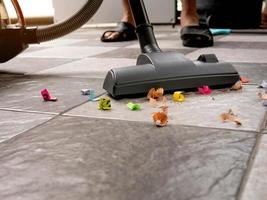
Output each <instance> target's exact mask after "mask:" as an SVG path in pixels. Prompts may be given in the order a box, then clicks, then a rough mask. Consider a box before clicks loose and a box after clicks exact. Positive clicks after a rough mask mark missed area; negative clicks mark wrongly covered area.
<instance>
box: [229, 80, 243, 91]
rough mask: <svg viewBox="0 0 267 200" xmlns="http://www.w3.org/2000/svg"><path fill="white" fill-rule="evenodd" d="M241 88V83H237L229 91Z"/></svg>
mask: <svg viewBox="0 0 267 200" xmlns="http://www.w3.org/2000/svg"><path fill="white" fill-rule="evenodd" d="M242 88H243V83H242V81H237V82H236V83H235V84H234V85H233V86H232V87H231V90H241V89H242Z"/></svg>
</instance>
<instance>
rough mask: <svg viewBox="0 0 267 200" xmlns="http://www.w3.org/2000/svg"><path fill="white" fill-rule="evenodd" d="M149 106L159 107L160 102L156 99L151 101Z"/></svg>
mask: <svg viewBox="0 0 267 200" xmlns="http://www.w3.org/2000/svg"><path fill="white" fill-rule="evenodd" d="M149 104H150V105H151V106H153V107H157V106H158V101H157V100H156V99H152V98H150V99H149Z"/></svg>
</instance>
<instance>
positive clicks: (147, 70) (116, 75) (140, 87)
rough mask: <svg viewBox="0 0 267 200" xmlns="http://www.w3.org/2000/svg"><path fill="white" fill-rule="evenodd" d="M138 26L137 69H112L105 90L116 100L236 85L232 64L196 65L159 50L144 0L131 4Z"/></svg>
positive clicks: (210, 61)
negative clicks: (157, 91) (159, 91)
mask: <svg viewBox="0 0 267 200" xmlns="http://www.w3.org/2000/svg"><path fill="white" fill-rule="evenodd" d="M129 2H130V7H131V10H132V14H133V16H134V20H135V24H136V33H137V36H138V40H139V44H140V49H141V52H142V53H141V54H140V55H139V56H138V58H137V65H136V66H129V67H121V68H114V69H111V70H110V71H109V72H108V73H107V75H106V78H105V80H104V84H103V88H104V89H105V90H106V91H107V92H108V93H109V94H110V95H111V96H112V97H114V98H122V97H125V96H133V95H134V96H135V95H138V96H139V95H145V94H147V92H148V91H149V90H150V89H151V88H164V90H165V91H167V92H170V91H175V90H185V89H194V88H197V87H200V86H203V85H208V86H211V87H212V86H214V87H225V86H230V85H233V84H235V83H236V82H237V81H238V80H239V74H238V73H237V71H236V70H235V68H234V67H233V66H232V65H231V64H229V63H219V61H218V59H217V57H216V56H215V55H214V54H208V55H201V56H200V57H199V58H198V59H197V60H196V61H195V62H193V61H191V60H189V59H187V58H185V56H184V55H182V54H179V53H177V52H163V51H161V49H160V48H159V46H158V44H157V41H156V38H155V35H154V32H153V28H152V25H151V24H150V23H149V19H148V16H147V12H146V9H145V5H144V2H143V0H129Z"/></svg>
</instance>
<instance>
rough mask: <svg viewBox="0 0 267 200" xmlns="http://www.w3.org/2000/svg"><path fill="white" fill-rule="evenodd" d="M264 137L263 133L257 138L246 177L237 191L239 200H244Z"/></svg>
mask: <svg viewBox="0 0 267 200" xmlns="http://www.w3.org/2000/svg"><path fill="white" fill-rule="evenodd" d="M262 136H263V135H262V134H261V133H258V135H257V137H256V142H255V145H254V147H253V151H252V153H251V156H250V158H249V159H248V161H247V169H246V170H245V172H244V175H243V177H242V179H241V183H240V186H239V188H238V191H237V200H242V199H243V195H244V192H245V188H246V185H247V183H248V181H249V176H250V174H251V171H252V169H253V165H254V162H255V158H256V156H257V154H258V152H259V149H260V144H261V139H262Z"/></svg>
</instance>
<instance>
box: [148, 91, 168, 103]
mask: <svg viewBox="0 0 267 200" xmlns="http://www.w3.org/2000/svg"><path fill="white" fill-rule="evenodd" d="M163 94H164V89H163V88H158V89H155V88H151V89H150V90H149V92H148V94H147V98H148V99H149V103H150V104H151V105H152V106H154V107H156V106H158V104H159V102H160V101H161V100H162V99H163Z"/></svg>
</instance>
